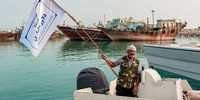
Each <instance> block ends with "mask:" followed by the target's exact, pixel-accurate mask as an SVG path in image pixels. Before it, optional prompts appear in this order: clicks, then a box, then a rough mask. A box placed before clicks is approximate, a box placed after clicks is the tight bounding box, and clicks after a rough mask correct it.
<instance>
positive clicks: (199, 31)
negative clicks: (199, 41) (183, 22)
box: [178, 27, 200, 37]
mask: <svg viewBox="0 0 200 100" xmlns="http://www.w3.org/2000/svg"><path fill="white" fill-rule="evenodd" d="M178 35H179V36H193V37H195V36H200V27H198V28H194V29H183V30H182V31H181V32H179V34H178Z"/></svg>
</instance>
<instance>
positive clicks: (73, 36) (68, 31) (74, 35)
mask: <svg viewBox="0 0 200 100" xmlns="http://www.w3.org/2000/svg"><path fill="white" fill-rule="evenodd" d="M58 29H59V30H61V31H62V32H63V33H64V34H65V36H66V37H68V38H69V39H70V40H80V41H85V40H90V39H89V38H88V36H87V35H86V34H85V33H84V32H83V30H82V29H75V28H71V27H68V26H58ZM84 30H85V31H86V32H87V33H88V35H89V36H90V37H91V38H92V39H93V40H95V41H109V40H111V39H110V38H109V37H108V36H107V35H105V34H104V33H103V32H102V31H101V30H99V29H84Z"/></svg>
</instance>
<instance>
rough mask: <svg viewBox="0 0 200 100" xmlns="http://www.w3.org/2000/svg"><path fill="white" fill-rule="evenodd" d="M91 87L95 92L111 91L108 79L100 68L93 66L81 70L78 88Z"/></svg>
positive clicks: (104, 92)
mask: <svg viewBox="0 0 200 100" xmlns="http://www.w3.org/2000/svg"><path fill="white" fill-rule="evenodd" d="M89 87H91V88H92V91H93V92H94V93H99V94H106V92H107V91H109V86H108V80H107V78H106V76H105V74H104V73H103V72H102V71H101V70H100V69H98V68H95V67H91V68H86V69H83V70H81V71H80V72H79V74H78V77H77V90H78V89H83V88H89Z"/></svg>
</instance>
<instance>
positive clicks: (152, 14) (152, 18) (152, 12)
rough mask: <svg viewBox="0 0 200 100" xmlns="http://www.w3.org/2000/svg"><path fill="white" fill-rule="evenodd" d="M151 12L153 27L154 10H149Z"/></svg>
mask: <svg viewBox="0 0 200 100" xmlns="http://www.w3.org/2000/svg"><path fill="white" fill-rule="evenodd" d="M151 12H152V21H153V27H154V12H155V11H154V10H151Z"/></svg>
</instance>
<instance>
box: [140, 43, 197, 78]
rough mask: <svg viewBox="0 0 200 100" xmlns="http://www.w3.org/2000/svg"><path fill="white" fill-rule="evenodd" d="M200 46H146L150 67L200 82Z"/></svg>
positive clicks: (192, 44)
mask: <svg viewBox="0 0 200 100" xmlns="http://www.w3.org/2000/svg"><path fill="white" fill-rule="evenodd" d="M198 46H199V45H198V44H195V43H190V44H187V45H180V44H165V45H163V44H162V45H158V44H155V45H154V44H144V45H143V46H142V47H143V49H144V52H145V54H146V56H147V60H148V62H149V65H150V66H151V65H152V66H154V67H156V68H159V69H162V70H166V71H169V72H172V73H176V74H179V75H183V76H186V77H189V78H192V79H195V80H200V47H198Z"/></svg>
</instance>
